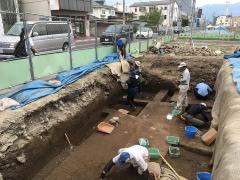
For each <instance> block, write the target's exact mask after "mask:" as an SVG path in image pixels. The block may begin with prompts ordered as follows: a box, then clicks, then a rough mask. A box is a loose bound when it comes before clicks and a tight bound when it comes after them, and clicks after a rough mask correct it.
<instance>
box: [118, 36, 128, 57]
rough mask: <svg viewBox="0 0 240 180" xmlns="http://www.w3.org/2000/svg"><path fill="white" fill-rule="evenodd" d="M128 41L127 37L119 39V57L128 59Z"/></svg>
mask: <svg viewBox="0 0 240 180" xmlns="http://www.w3.org/2000/svg"><path fill="white" fill-rule="evenodd" d="M127 43H128V40H127V38H120V39H118V40H117V48H118V53H119V59H120V60H121V59H126V57H127V51H126V48H127Z"/></svg>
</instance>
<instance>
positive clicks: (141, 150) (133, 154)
mask: <svg viewBox="0 0 240 180" xmlns="http://www.w3.org/2000/svg"><path fill="white" fill-rule="evenodd" d="M148 156H149V154H148V150H147V148H145V147H143V146H140V145H134V146H131V147H129V148H126V149H123V151H122V152H121V153H120V154H118V155H117V156H115V157H114V158H113V159H111V160H110V161H109V162H108V163H107V164H106V165H105V167H104V169H103V171H102V173H101V176H100V179H103V178H104V177H105V176H106V174H107V173H108V172H109V171H110V170H111V169H112V167H113V166H115V165H116V166H117V167H123V166H126V165H131V166H133V167H134V168H137V171H138V173H139V174H140V175H142V176H144V179H145V180H148V179H149V172H148V164H147V162H146V161H147V160H148Z"/></svg>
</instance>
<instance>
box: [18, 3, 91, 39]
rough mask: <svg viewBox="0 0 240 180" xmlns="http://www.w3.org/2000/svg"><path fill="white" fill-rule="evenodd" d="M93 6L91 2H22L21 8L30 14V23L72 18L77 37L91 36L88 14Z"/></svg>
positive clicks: (27, 17) (28, 16)
mask: <svg viewBox="0 0 240 180" xmlns="http://www.w3.org/2000/svg"><path fill="white" fill-rule="evenodd" d="M91 4H92V3H91V0H41V1H39V0H21V1H20V4H19V7H20V12H23V13H28V14H27V15H26V19H27V20H29V21H39V20H60V17H66V18H70V20H71V23H72V27H73V31H74V33H75V35H77V36H90V32H89V31H90V30H89V28H90V27H89V26H90V23H89V15H88V13H89V12H91V8H92V7H91ZM50 16H54V17H50ZM58 17H59V18H58Z"/></svg>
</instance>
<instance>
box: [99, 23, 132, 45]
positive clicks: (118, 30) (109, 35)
mask: <svg viewBox="0 0 240 180" xmlns="http://www.w3.org/2000/svg"><path fill="white" fill-rule="evenodd" d="M115 35H116V40H118V39H120V38H123V37H125V38H127V39H128V40H133V28H132V26H129V25H123V24H118V25H110V26H108V27H107V29H106V30H105V31H104V32H103V33H102V35H101V37H100V42H101V43H102V44H115Z"/></svg>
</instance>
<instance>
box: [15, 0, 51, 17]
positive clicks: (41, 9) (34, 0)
mask: <svg viewBox="0 0 240 180" xmlns="http://www.w3.org/2000/svg"><path fill="white" fill-rule="evenodd" d="M19 6H20V7H21V9H22V11H23V12H24V13H34V14H39V15H43V16H51V10H50V4H49V1H48V0H41V1H39V0H22V3H21V4H20V5H19ZM26 19H27V20H28V21H38V20H41V17H40V16H37V15H26Z"/></svg>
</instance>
